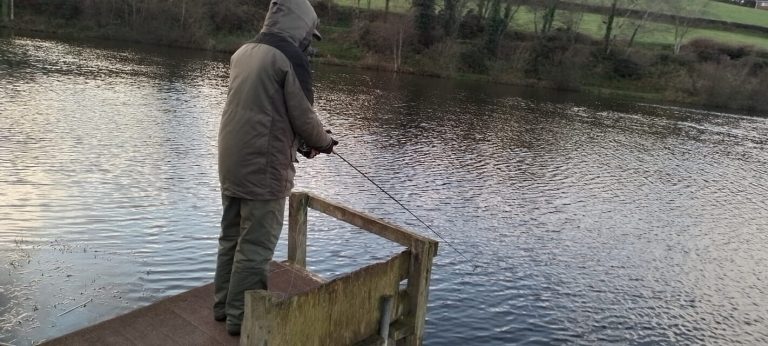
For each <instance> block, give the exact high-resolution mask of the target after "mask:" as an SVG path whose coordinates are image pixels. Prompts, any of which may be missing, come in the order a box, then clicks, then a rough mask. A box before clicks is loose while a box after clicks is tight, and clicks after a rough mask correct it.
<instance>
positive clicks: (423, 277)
mask: <svg viewBox="0 0 768 346" xmlns="http://www.w3.org/2000/svg"><path fill="white" fill-rule="evenodd" d="M410 250H411V263H410V273H409V274H408V286H407V288H406V291H407V292H408V303H409V304H408V305H409V308H410V309H411V310H410V311H409V313H408V317H407V320H408V321H410V323H413V334H412V335H410V336H408V337H406V338H405V345H408V346H420V345H421V343H422V340H423V338H424V322H425V319H426V317H427V299H428V298H429V280H430V276H431V274H432V273H431V271H432V259H433V258H434V257H435V255H437V242H436V241H433V240H430V241H416V240H415V241H414V242H413V245H411V249H410Z"/></svg>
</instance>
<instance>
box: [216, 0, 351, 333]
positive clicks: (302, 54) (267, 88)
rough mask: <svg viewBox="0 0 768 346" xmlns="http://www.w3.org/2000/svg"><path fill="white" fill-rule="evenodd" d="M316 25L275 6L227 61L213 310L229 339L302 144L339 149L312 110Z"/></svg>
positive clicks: (302, 2) (308, 13)
mask: <svg viewBox="0 0 768 346" xmlns="http://www.w3.org/2000/svg"><path fill="white" fill-rule="evenodd" d="M317 24H318V19H317V14H316V13H315V11H314V9H313V8H312V5H311V4H310V3H309V2H308V1H307V0H274V1H272V3H271V4H270V6H269V12H268V13H267V16H266V19H265V21H264V26H263V28H262V29H261V32H260V33H259V35H258V36H257V37H256V39H254V40H253V41H251V42H248V43H246V44H245V45H243V46H242V47H241V48H240V49H239V50H238V51H237V52H235V54H234V55H233V56H232V59H231V66H230V68H231V71H230V85H229V93H228V96H227V103H226V105H225V107H224V112H223V114H222V116H221V127H220V131H219V180H220V183H221V194H222V205H223V207H224V212H223V215H222V218H221V235H220V236H219V248H218V258H217V263H216V275H215V279H214V286H215V303H214V306H213V313H214V318H215V319H216V320H217V321H225V320H226V328H227V332H228V333H229V334H231V335H239V334H240V326H241V323H242V320H243V314H244V311H243V310H244V298H245V291H246V290H256V289H263V290H266V289H267V275H268V269H269V261H270V260H271V259H272V255H273V254H274V250H275V245H276V244H277V240H278V238H279V237H280V232H281V230H282V227H283V214H284V211H285V202H286V197H288V195H289V194H290V192H291V189H292V188H293V178H294V175H295V172H296V171H295V167H294V162H297V160H296V152H297V149H299V143H300V142H302V141H303V144H305V145H302V146H301V147H303V148H304V149H303V150H302V152H301V153H302V154H303V155H304V156H306V157H308V158H313V157H314V156H315V155H317V154H318V153H325V154H330V153H332V152H333V148H334V146H335V145H336V144H338V142H337V141H336V140H334V139H333V138H331V136H330V135H329V134H328V133H326V131H325V130H324V128H323V124H322V123H321V122H320V120H319V119H318V117H317V114H316V113H315V112H314V110H313V109H312V104H313V102H314V95H313V90H312V75H311V71H310V68H309V60H308V57H307V53H308V52H309V51H310V49H311V48H310V44H311V43H312V39H313V38H314V39H317V40H319V39H321V37H320V34H319V33H318V32H317Z"/></svg>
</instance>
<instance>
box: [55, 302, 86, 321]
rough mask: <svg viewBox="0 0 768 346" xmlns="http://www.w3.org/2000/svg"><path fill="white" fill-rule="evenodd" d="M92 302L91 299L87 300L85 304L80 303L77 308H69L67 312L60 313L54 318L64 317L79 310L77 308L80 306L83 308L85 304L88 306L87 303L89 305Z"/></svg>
mask: <svg viewBox="0 0 768 346" xmlns="http://www.w3.org/2000/svg"><path fill="white" fill-rule="evenodd" d="M92 301H93V298H91V299H88V301H87V302H85V303H82V304H80V305H78V306H75V307H73V308H71V309H69V310H67V311H64V312H62V313H60V314H59V315H58V316H56V317H61V316H64V315H66V314H68V313H70V312H72V311H75V309H77V308H79V307H81V306H85V304H88V303H90V302H92Z"/></svg>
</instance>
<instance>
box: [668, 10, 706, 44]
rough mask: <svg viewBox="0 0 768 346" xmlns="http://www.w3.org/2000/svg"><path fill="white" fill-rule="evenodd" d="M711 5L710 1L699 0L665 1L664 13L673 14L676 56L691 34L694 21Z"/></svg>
mask: <svg viewBox="0 0 768 346" xmlns="http://www.w3.org/2000/svg"><path fill="white" fill-rule="evenodd" d="M709 3H710V2H709V1H699V0H675V1H664V5H663V6H664V7H665V8H664V11H665V12H666V13H672V14H673V15H672V16H673V19H672V26H673V28H674V42H673V43H674V48H673V52H674V54H678V53H680V49H681V48H682V47H683V43H684V42H685V38H686V37H687V36H688V34H689V33H690V29H691V23H692V21H693V19H695V18H697V17H700V16H701V15H702V13H703V12H704V10H705V9H706V7H707V6H708V5H709Z"/></svg>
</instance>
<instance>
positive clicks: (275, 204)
mask: <svg viewBox="0 0 768 346" xmlns="http://www.w3.org/2000/svg"><path fill="white" fill-rule="evenodd" d="M285 201H286V199H285V198H280V199H276V200H270V201H254V200H248V199H241V198H236V197H229V196H227V195H222V206H223V207H224V213H223V214H222V218H221V234H220V236H219V252H218V258H217V262H216V276H215V278H214V286H215V302H214V305H213V312H214V315H215V316H217V315H222V314H226V316H227V327H228V328H234V327H239V326H240V325H241V324H242V322H243V313H244V308H245V301H244V299H245V291H247V290H266V289H267V279H268V273H269V262H270V261H271V260H272V255H273V254H274V251H275V246H276V245H277V241H278V239H279V238H280V232H281V231H282V229H283V216H284V214H285Z"/></svg>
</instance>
